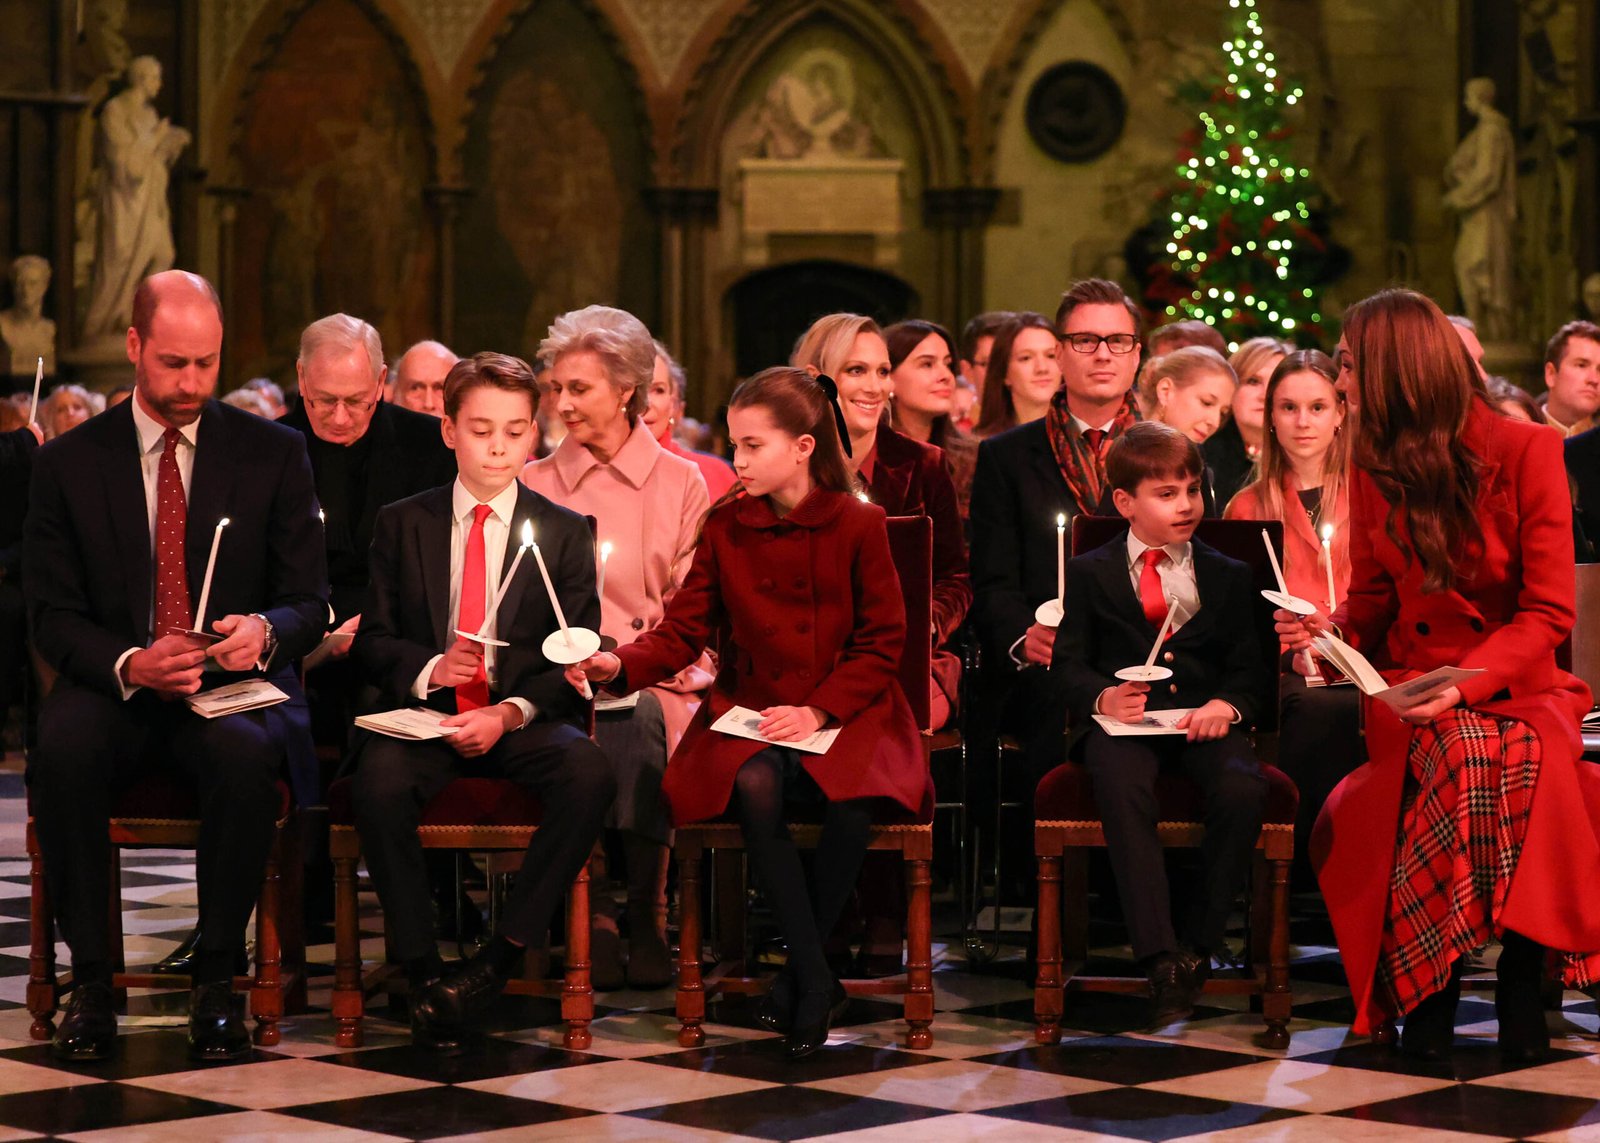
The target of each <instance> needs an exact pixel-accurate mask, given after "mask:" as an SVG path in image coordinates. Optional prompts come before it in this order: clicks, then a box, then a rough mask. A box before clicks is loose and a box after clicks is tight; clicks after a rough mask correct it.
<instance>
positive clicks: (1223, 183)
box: [1145, 0, 1338, 344]
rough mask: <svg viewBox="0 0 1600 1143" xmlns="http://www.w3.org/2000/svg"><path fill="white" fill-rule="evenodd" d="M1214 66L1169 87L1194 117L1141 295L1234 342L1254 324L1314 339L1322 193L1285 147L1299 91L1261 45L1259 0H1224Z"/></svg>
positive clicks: (1267, 331)
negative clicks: (1224, 23) (1224, 20)
mask: <svg viewBox="0 0 1600 1143" xmlns="http://www.w3.org/2000/svg"><path fill="white" fill-rule="evenodd" d="M1229 9H1230V11H1229V13H1228V30H1227V32H1226V33H1225V35H1226V40H1225V42H1224V43H1223V45H1222V55H1221V58H1220V61H1219V63H1220V67H1219V68H1218V70H1217V71H1216V72H1215V73H1214V74H1213V75H1211V76H1209V77H1207V79H1205V80H1203V81H1196V82H1192V83H1189V84H1187V85H1185V86H1184V87H1183V88H1182V89H1180V95H1181V97H1182V98H1183V99H1184V100H1186V101H1187V102H1189V103H1191V104H1192V105H1193V106H1194V108H1195V116H1196V123H1195V125H1194V126H1193V127H1192V128H1190V129H1189V130H1187V131H1185V132H1184V134H1183V136H1182V137H1181V140H1180V151H1179V154H1178V168H1177V175H1178V177H1177V181H1176V184H1175V185H1174V187H1173V189H1172V193H1171V196H1170V197H1169V198H1168V199H1167V200H1165V202H1164V203H1162V204H1161V207H1160V208H1159V210H1158V213H1157V216H1156V220H1155V223H1156V226H1157V228H1158V229H1159V231H1160V233H1162V234H1165V235H1166V242H1165V244H1164V250H1160V251H1159V254H1158V258H1157V262H1156V264H1155V265H1153V266H1151V267H1150V269H1149V274H1148V279H1147V284H1146V290H1145V304H1146V305H1147V306H1148V307H1149V308H1150V310H1151V311H1152V312H1153V314H1154V315H1155V316H1156V317H1157V318H1158V319H1159V320H1164V321H1176V320H1179V319H1182V318H1199V319H1200V320H1202V321H1205V322H1209V323H1210V324H1212V325H1214V326H1216V327H1217V328H1218V329H1219V330H1220V331H1221V332H1222V334H1223V336H1224V337H1225V338H1226V339H1227V340H1228V341H1229V343H1230V344H1236V343H1238V342H1240V341H1243V340H1245V339H1246V338H1250V337H1257V336H1261V335H1266V336H1271V337H1282V338H1288V339H1292V340H1295V341H1298V342H1301V343H1302V344H1316V343H1317V342H1318V341H1320V340H1321V338H1320V333H1321V329H1320V324H1321V321H1322V315H1321V312H1320V310H1319V308H1318V297H1317V295H1318V287H1319V285H1320V284H1322V283H1323V282H1325V281H1326V280H1327V279H1328V278H1329V277H1330V276H1331V274H1330V271H1331V270H1332V269H1333V265H1332V264H1333V263H1336V262H1337V261H1338V258H1337V256H1335V257H1334V258H1331V259H1330V257H1329V254H1330V251H1329V249H1328V243H1327V239H1326V228H1325V227H1324V226H1323V225H1322V220H1321V219H1320V218H1319V216H1318V209H1319V206H1320V204H1321V201H1322V196H1321V194H1320V193H1319V191H1318V189H1317V186H1316V183H1315V182H1314V181H1313V179H1312V177H1311V172H1310V171H1308V170H1306V169H1305V168H1304V167H1301V166H1298V165H1297V164H1296V162H1295V158H1294V155H1293V153H1292V152H1293V147H1292V145H1291V140H1292V137H1293V134H1294V129H1293V126H1292V124H1291V118H1292V116H1293V108H1294V106H1295V105H1296V104H1297V103H1299V102H1300V101H1301V100H1302V99H1304V97H1305V93H1304V91H1303V90H1302V89H1301V87H1300V85H1299V84H1298V83H1296V82H1295V81H1293V80H1292V79H1289V78H1287V77H1285V76H1284V75H1283V74H1282V72H1281V71H1280V69H1279V66H1278V60H1277V57H1276V56H1275V55H1274V54H1273V52H1272V49H1271V48H1270V47H1269V46H1268V40H1267V36H1266V33H1265V32H1264V31H1263V29H1262V26H1261V16H1260V12H1259V10H1258V0H1229Z"/></svg>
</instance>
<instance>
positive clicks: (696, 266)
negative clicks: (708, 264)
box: [650, 186, 719, 417]
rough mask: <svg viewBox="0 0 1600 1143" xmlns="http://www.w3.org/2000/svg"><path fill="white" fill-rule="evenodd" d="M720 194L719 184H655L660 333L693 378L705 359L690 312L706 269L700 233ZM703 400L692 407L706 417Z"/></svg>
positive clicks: (695, 391)
mask: <svg viewBox="0 0 1600 1143" xmlns="http://www.w3.org/2000/svg"><path fill="white" fill-rule="evenodd" d="M718 199H719V195H718V191H717V188H716V187H690V186H658V187H652V188H651V190H650V205H651V206H652V207H653V208H654V209H655V212H656V215H657V217H658V218H659V219H660V222H661V259H660V275H661V320H660V323H659V329H658V330H657V331H656V335H657V336H658V337H659V338H660V339H661V340H662V341H663V342H665V343H666V345H667V346H668V348H670V349H671V350H672V352H673V353H674V354H675V355H677V357H678V360H679V361H681V362H682V363H683V367H684V369H685V370H686V371H687V372H688V374H689V376H690V378H691V379H694V378H697V377H700V376H703V370H704V367H705V364H706V354H705V348H704V339H705V329H704V325H703V323H700V322H697V321H695V320H693V319H692V318H691V317H690V314H691V313H692V312H693V311H692V305H691V298H692V297H693V296H694V289H695V286H696V284H697V283H698V282H699V280H700V277H701V273H702V271H703V269H704V268H703V266H702V265H701V258H702V250H701V247H700V241H699V238H700V235H701V232H702V229H703V227H704V226H705V224H706V223H707V222H715V221H716V219H717V208H718ZM703 391H704V386H703V385H692V386H691V397H692V398H693V397H698V396H699V395H700V393H702V392H703ZM701 405H702V402H700V401H691V406H690V409H689V413H690V414H691V415H692V416H696V417H704V416H705V415H706V410H705V409H704V408H702V407H701Z"/></svg>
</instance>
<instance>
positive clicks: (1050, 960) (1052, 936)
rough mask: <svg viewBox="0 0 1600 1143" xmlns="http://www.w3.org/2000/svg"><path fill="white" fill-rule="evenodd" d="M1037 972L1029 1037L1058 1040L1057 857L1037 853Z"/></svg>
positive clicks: (1061, 998) (1061, 992)
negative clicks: (1031, 1032)
mask: <svg viewBox="0 0 1600 1143" xmlns="http://www.w3.org/2000/svg"><path fill="white" fill-rule="evenodd" d="M1037 926H1038V929H1037V931H1038V953H1037V956H1036V958H1035V959H1036V960H1037V961H1038V976H1037V977H1036V978H1035V980H1034V984H1033V1038H1034V1039H1035V1040H1036V1041H1037V1042H1038V1043H1041V1044H1058V1043H1060V1042H1061V1011H1062V1006H1063V1004H1064V1003H1065V1001H1066V987H1065V985H1064V984H1063V982H1062V978H1061V858H1060V857H1059V856H1053V857H1046V856H1043V855H1041V856H1040V857H1039V912H1038V914H1037Z"/></svg>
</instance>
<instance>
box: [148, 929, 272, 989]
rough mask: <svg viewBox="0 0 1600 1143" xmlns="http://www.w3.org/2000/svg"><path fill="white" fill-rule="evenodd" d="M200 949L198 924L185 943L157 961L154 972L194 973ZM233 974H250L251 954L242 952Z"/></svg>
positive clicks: (172, 973)
mask: <svg viewBox="0 0 1600 1143" xmlns="http://www.w3.org/2000/svg"><path fill="white" fill-rule="evenodd" d="M199 951H200V926H199V925H196V926H195V927H194V928H192V929H190V930H189V935H188V936H186V937H184V938H183V943H182V944H181V945H179V946H178V947H177V948H175V949H173V950H172V951H171V952H169V953H168V954H167V955H166V956H164V957H162V958H161V959H160V960H158V961H156V963H155V965H154V967H153V968H152V969H151V971H152V972H156V973H161V974H163V975H167V976H190V977H192V976H193V975H194V962H195V956H196V955H197V954H198V953H199ZM233 974H234V975H235V976H249V975H250V957H249V954H247V953H244V952H241V953H240V954H239V959H238V960H237V961H235V962H234V965H233Z"/></svg>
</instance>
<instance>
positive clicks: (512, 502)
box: [450, 476, 518, 528]
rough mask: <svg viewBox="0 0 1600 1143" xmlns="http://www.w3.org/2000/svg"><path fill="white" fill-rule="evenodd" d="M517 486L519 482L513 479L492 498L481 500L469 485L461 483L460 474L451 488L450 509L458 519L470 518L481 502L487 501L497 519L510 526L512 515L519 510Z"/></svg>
mask: <svg viewBox="0 0 1600 1143" xmlns="http://www.w3.org/2000/svg"><path fill="white" fill-rule="evenodd" d="M517 488H518V483H517V482H516V481H515V480H513V481H512V482H511V483H510V484H508V485H506V486H505V487H504V488H502V489H501V490H500V491H499V492H497V493H495V494H494V496H493V497H491V498H490V499H488V500H486V501H480V500H479V499H478V498H477V497H476V496H474V495H473V494H472V493H470V492H468V491H467V486H466V485H464V484H462V483H461V478H460V477H459V476H458V477H456V479H455V484H454V485H452V486H451V490H450V510H451V512H452V513H453V515H454V516H455V518H456V519H457V520H462V519H468V518H470V517H471V516H472V510H473V509H474V508H476V507H477V506H478V505H479V504H480V503H486V504H488V505H489V509H490V511H491V512H493V513H494V516H495V519H497V520H499V521H500V523H502V524H504V525H505V526H506V527H507V528H509V527H511V517H512V515H513V514H514V513H515V512H516V510H517Z"/></svg>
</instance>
